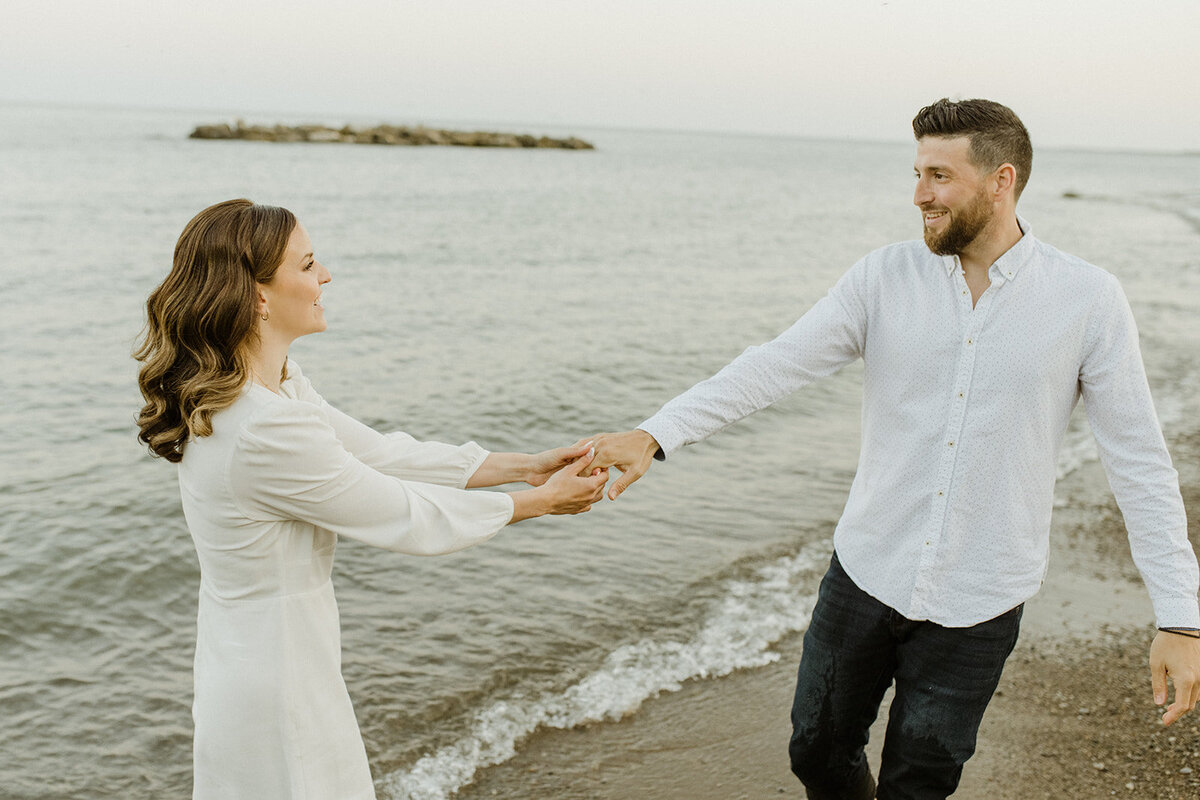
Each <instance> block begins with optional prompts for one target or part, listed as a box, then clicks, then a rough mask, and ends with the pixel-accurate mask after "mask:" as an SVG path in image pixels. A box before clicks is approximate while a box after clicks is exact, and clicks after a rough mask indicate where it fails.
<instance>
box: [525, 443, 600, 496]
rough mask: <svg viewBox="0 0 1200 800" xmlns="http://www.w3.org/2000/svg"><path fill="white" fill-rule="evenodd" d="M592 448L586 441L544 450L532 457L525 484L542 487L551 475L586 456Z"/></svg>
mask: <svg viewBox="0 0 1200 800" xmlns="http://www.w3.org/2000/svg"><path fill="white" fill-rule="evenodd" d="M591 447H592V443H591V442H588V441H584V442H577V443H575V444H573V445H571V446H570V447H556V448H554V449H553V450H543V451H542V452H540V453H535V454H533V455H531V456H530V457H529V459H530V463H529V472H528V474H527V475H526V476H525V482H526V483H528V484H529V485H530V486H541V485H542V484H543V483H545V482H546V481H548V480H550V476H551V475H553V474H554V473H556V472H558V471H559V470H560V469H562V468H563V467H565V466H566V465H567V464H570V463H571V462H572V461H575V460H577V459H578V458H580V457H582V456H583V455H585V454H586V453H587V452H588V451H589V450H590V449H591ZM585 466H586V465H585Z"/></svg>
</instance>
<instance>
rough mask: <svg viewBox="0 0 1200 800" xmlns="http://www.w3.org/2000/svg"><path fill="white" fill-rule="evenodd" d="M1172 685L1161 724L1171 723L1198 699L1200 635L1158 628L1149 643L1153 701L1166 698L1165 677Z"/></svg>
mask: <svg viewBox="0 0 1200 800" xmlns="http://www.w3.org/2000/svg"><path fill="white" fill-rule="evenodd" d="M1168 678H1170V680H1171V683H1173V684H1174V685H1175V701H1174V702H1173V703H1171V705H1170V707H1168V708H1167V711H1166V713H1165V714H1163V717H1162V721H1163V725H1170V724H1171V723H1172V722H1174V721H1175V720H1177V719H1179V718H1180V717H1181V716H1183V715H1184V714H1185V713H1187V712H1188V711H1191V710H1192V709H1193V708H1195V706H1196V702H1197V701H1200V639H1192V638H1191V637H1188V636H1180V635H1179V634H1176V633H1167V632H1166V631H1159V633H1158V635H1156V636H1155V637H1154V641H1153V642H1152V643H1151V645H1150V679H1151V683H1152V684H1153V686H1154V702H1155V703H1156V704H1157V705H1160V706H1161V705H1165V704H1166V702H1167V679H1168Z"/></svg>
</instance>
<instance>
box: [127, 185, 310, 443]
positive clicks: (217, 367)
mask: <svg viewBox="0 0 1200 800" xmlns="http://www.w3.org/2000/svg"><path fill="white" fill-rule="evenodd" d="M295 227H296V217H295V215H293V214H292V212H290V211H288V210H287V209H286V208H276V207H274V206H260V205H256V204H254V203H251V202H250V201H249V200H227V201H225V202H224V203H217V204H216V205H214V206H209V207H208V208H206V209H204V210H203V211H201V212H200V213H199V214H197V215H196V216H195V217H193V218H192V221H191V222H189V223H188V224H187V226H186V227H185V228H184V229H183V233H182V234H180V236H179V241H178V242H176V244H175V256H174V259H173V262H172V265H171V272H170V274H169V275H167V277H166V279H165V280H164V281H163V282H162V284H160V285H159V286H158V288H157V289H155V290H154V291H153V292H151V293H150V297H149V299H148V300H147V301H146V327H145V329H144V332H143V333H144V336H143V339H142V342H141V344H140V345H139V346H138V348H137V350H135V351H134V353H133V357H134V358H136V359H137V360H138V361H140V362H142V367H141V369H140V370H139V371H138V386H139V387H140V388H141V390H142V397H143V398H144V399H145V400H146V405H144V406H143V407H142V410H141V413H140V414H139V415H138V427H139V428H140V429H141V431H140V433H139V434H138V440H139V441H141V442H143V443H145V444H146V445H148V446H149V447H150V451H151V453H153V454H154V455H156V456H162V457H163V458H165V459H167V460H168V461H172V462H178V461H180V460H181V459H182V458H183V448H184V446H185V445H186V444H187V442H188V439H190V438H192V437H194V436H208V435H210V434H211V433H212V415H213V414H214V413H216V412H217V411H220V410H221V409H223V408H226V407H227V406H229V405H231V404H232V403H233V402H234V401H235V400H236V399H237V398H238V395H239V394H240V392H241V390H242V387H243V386H244V385H245V383H246V381H247V380H249V378H250V367H249V365H248V363H247V353H246V347H247V345H248V344H252V343H254V342H256V341H257V337H258V329H257V328H256V322H255V315H256V313H257V312H256V310H255V303H256V300H257V291H256V284H259V283H270V281H271V279H272V278H273V277H274V276H275V270H276V269H278V267H279V264H280V262H281V261H282V260H283V255H284V252H285V251H286V250H287V242H288V237H289V236H291V233H292V229H293V228H295ZM285 370H286V368H285ZM285 377H286V374H285Z"/></svg>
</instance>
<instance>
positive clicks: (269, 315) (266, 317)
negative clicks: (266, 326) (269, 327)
mask: <svg viewBox="0 0 1200 800" xmlns="http://www.w3.org/2000/svg"><path fill="white" fill-rule="evenodd" d="M270 318H271V312H270V311H266V312H263V315H262V317H261V319H262V321H263V322H266V321H267V320H268V319H270Z"/></svg>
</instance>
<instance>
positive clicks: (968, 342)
mask: <svg viewBox="0 0 1200 800" xmlns="http://www.w3.org/2000/svg"><path fill="white" fill-rule="evenodd" d="M974 343H975V340H974V339H967V344H974Z"/></svg>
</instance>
